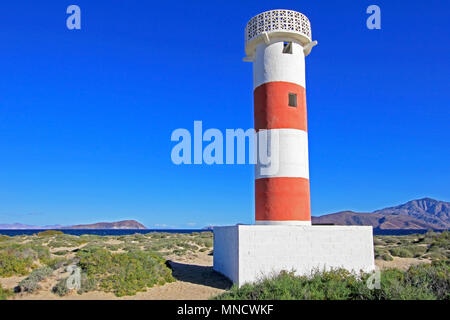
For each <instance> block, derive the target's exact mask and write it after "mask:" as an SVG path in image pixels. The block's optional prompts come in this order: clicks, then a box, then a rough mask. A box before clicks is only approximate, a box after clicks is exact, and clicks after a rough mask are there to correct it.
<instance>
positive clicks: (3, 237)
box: [0, 234, 12, 242]
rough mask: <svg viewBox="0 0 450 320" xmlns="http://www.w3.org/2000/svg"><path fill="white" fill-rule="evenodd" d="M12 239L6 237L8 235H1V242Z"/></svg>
mask: <svg viewBox="0 0 450 320" xmlns="http://www.w3.org/2000/svg"><path fill="white" fill-rule="evenodd" d="M11 239H12V238H11V237H10V236H6V235H3V234H0V242H2V241H7V240H11Z"/></svg>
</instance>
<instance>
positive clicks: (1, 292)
mask: <svg viewBox="0 0 450 320" xmlns="http://www.w3.org/2000/svg"><path fill="white" fill-rule="evenodd" d="M12 295H13V291H12V290H9V289H4V288H3V287H2V286H1V285H0V300H6V299H8V297H11V296H12Z"/></svg>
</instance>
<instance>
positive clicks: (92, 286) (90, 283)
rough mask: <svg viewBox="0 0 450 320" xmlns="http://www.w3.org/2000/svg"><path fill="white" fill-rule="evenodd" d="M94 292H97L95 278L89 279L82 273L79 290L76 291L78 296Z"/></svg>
mask: <svg viewBox="0 0 450 320" xmlns="http://www.w3.org/2000/svg"><path fill="white" fill-rule="evenodd" d="M95 290H97V280H96V279H95V278H89V277H88V276H87V275H86V274H85V273H82V274H81V283H80V289H78V291H77V292H78V294H83V293H85V292H89V291H95Z"/></svg>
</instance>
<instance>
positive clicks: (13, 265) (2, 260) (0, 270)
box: [0, 252, 33, 277]
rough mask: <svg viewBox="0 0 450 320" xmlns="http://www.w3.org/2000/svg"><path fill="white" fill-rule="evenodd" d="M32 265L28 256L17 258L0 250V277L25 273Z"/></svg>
mask: <svg viewBox="0 0 450 320" xmlns="http://www.w3.org/2000/svg"><path fill="white" fill-rule="evenodd" d="M32 266H33V260H32V259H31V258H30V257H28V258H18V257H16V256H15V255H14V254H12V253H10V252H0V277H11V276H14V275H19V276H24V275H27V274H28V273H29V272H30V269H31V267H32Z"/></svg>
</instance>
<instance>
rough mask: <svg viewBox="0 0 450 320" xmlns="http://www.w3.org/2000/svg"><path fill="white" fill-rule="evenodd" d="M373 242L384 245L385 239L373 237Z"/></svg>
mask: <svg viewBox="0 0 450 320" xmlns="http://www.w3.org/2000/svg"><path fill="white" fill-rule="evenodd" d="M373 244H374V245H376V246H383V245H384V244H385V243H384V241H383V240H381V239H378V238H374V239H373Z"/></svg>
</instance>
